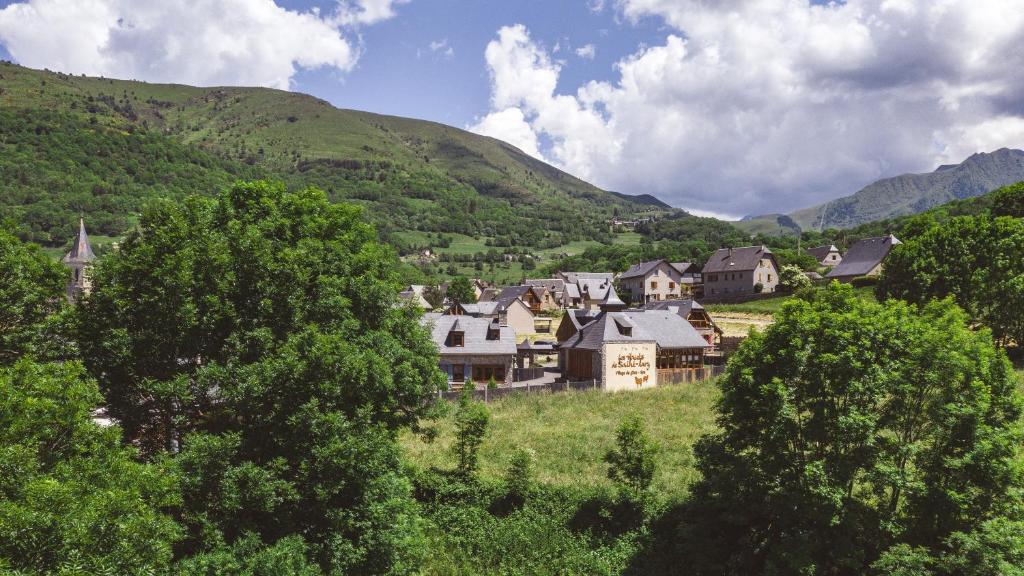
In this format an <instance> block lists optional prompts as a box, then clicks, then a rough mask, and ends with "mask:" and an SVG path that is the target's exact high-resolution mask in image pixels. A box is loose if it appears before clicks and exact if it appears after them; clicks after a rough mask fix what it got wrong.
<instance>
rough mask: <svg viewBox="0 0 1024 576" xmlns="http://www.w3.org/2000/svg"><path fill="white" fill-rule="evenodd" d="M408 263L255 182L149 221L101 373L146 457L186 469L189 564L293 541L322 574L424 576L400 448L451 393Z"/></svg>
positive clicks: (132, 241) (99, 311)
mask: <svg viewBox="0 0 1024 576" xmlns="http://www.w3.org/2000/svg"><path fill="white" fill-rule="evenodd" d="M395 260H396V259H395V256H394V254H393V252H391V251H390V250H389V249H388V248H386V247H385V246H383V245H382V244H380V243H379V242H377V241H376V236H375V232H374V230H373V229H372V227H370V226H369V225H368V224H366V223H365V222H364V221H363V218H362V215H361V212H360V210H359V209H358V208H357V207H354V206H348V205H342V204H330V203H328V201H327V199H326V196H325V195H324V194H323V193H322V192H320V191H318V190H314V189H308V190H303V191H300V192H295V193H291V192H286V191H285V189H284V187H283V185H279V184H269V183H265V182H255V183H245V184H236V185H235V186H233V187H232V188H230V189H228V190H226V191H225V192H224V193H222V194H221V195H220V196H219V197H218V198H217V199H216V200H207V199H201V198H196V197H193V198H190V199H188V200H187V201H185V202H183V203H160V204H157V205H155V206H153V207H151V208H150V209H148V210H147V211H146V212H145V213H144V214H143V216H142V218H141V220H140V223H139V228H138V230H137V231H136V232H133V233H132V234H130V235H129V236H128V237H127V238H126V239H125V241H124V242H123V243H122V246H121V249H120V250H119V251H118V252H117V253H116V254H111V255H110V256H109V257H108V258H105V259H104V261H103V262H101V263H100V265H99V266H98V267H97V269H96V274H95V276H94V290H93V294H92V296H91V297H90V298H88V299H87V300H86V301H85V302H84V304H83V305H82V306H80V307H79V310H78V311H77V315H78V326H79V331H80V338H79V339H80V342H81V345H82V349H83V351H84V357H85V358H86V359H87V362H88V365H89V368H90V371H91V372H92V373H93V374H94V375H96V377H97V378H98V379H99V380H100V382H101V385H102V389H103V391H104V393H105V395H106V398H107V401H108V403H109V406H110V409H111V412H112V413H113V415H114V416H116V417H117V418H119V419H121V420H122V421H124V422H125V424H126V429H127V430H128V431H129V433H130V435H131V436H130V437H131V438H133V439H138V441H139V442H140V443H142V445H144V446H145V447H146V448H147V450H149V451H150V452H151V453H159V451H161V450H167V451H170V452H174V451H175V450H177V449H180V454H179V455H178V456H177V458H175V461H176V463H177V465H178V470H179V473H180V475H181V478H182V490H183V492H184V493H185V494H186V495H187V496H186V498H185V504H184V506H183V509H182V519H183V522H184V524H185V525H186V527H187V529H188V537H187V538H186V539H185V541H184V542H183V543H182V545H181V550H182V552H183V553H184V554H186V555H196V554H198V555H206V556H209V555H214V556H216V555H218V554H221V555H222V554H224V553H230V551H231V550H240V549H242V548H240V547H239V546H240V544H239V543H240V542H241V541H242V540H243V539H249V538H252V537H253V536H251V535H255V537H256V538H257V539H258V541H259V542H261V543H262V544H263V545H265V546H268V547H270V546H272V545H274V543H275V542H277V541H278V540H280V539H281V538H284V537H289V536H295V537H298V538H301V539H302V540H303V544H304V549H305V550H306V551H307V554H308V557H309V559H310V561H312V562H314V563H315V564H317V565H318V566H319V567H320V568H322V569H323V570H324V571H328V572H330V571H336V572H341V573H356V574H362V573H406V572H410V571H413V570H415V569H416V562H417V558H418V557H419V554H420V548H421V546H422V542H423V541H422V538H421V535H420V533H419V528H418V521H417V516H416V508H415V505H414V502H413V501H412V500H411V494H410V485H409V481H408V479H407V478H406V477H405V475H404V472H403V470H402V467H401V463H400V460H399V457H398V448H397V444H396V440H395V434H396V431H397V430H398V429H399V428H401V427H405V426H413V427H415V426H416V423H417V421H418V419H419V418H420V416H421V415H423V414H424V413H425V412H426V410H427V409H428V404H427V402H425V400H426V399H427V398H428V397H429V395H430V393H431V392H433V391H434V390H436V389H437V387H439V386H441V385H443V382H444V375H443V374H442V373H441V372H440V370H439V369H438V364H437V362H438V360H437V356H436V355H437V352H436V347H435V346H434V345H433V342H432V341H431V339H430V336H429V334H428V333H427V331H426V329H425V328H423V327H422V326H421V325H420V324H419V322H418V319H417V317H416V314H415V313H413V312H412V311H410V310H408V309H407V308H404V307H399V306H395V305H394V304H395V302H396V296H397V291H398V289H399V287H400V285H399V283H398V282H397V279H396V277H395V272H394V270H395ZM246 541H247V542H249V540H246ZM243 548H245V549H246V550H250V549H251V546H250V545H249V544H246V546H244V547H243Z"/></svg>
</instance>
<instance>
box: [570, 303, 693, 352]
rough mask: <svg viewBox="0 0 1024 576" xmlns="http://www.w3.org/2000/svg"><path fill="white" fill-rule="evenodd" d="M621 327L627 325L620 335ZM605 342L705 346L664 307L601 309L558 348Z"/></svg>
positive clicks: (587, 346) (593, 347) (594, 346)
mask: <svg viewBox="0 0 1024 576" xmlns="http://www.w3.org/2000/svg"><path fill="white" fill-rule="evenodd" d="M624 328H630V329H631V330H629V333H628V334H624V333H623V332H624V330H623V329H624ZM605 342H655V343H656V344H657V345H658V346H659V347H661V348H709V347H710V345H709V344H708V343H707V342H706V341H705V340H704V338H702V337H701V335H700V334H699V333H698V332H697V330H695V329H694V327H693V326H691V325H690V323H689V322H687V321H686V320H685V319H684V318H683V317H682V316H679V315H678V314H675V313H673V312H669V311H668V310H626V311H623V312H602V313H601V314H600V315H598V317H597V318H596V319H595V320H594V321H593V322H591V323H589V324H587V325H586V326H584V327H583V328H581V329H580V331H579V332H578V333H577V334H575V335H574V336H573V337H572V338H569V339H568V340H567V341H566V342H565V343H564V344H563V345H562V348H583V349H587V350H599V349H600V348H601V346H602V345H603V344H604V343H605Z"/></svg>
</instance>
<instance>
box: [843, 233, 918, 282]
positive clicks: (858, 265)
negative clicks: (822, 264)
mask: <svg viewBox="0 0 1024 576" xmlns="http://www.w3.org/2000/svg"><path fill="white" fill-rule="evenodd" d="M897 244H902V242H900V241H899V240H898V239H897V238H896V237H895V236H893V235H892V234H889V235H888V236H880V237H877V238H865V239H863V240H861V241H859V242H856V243H855V244H854V245H853V246H850V249H849V250H847V251H846V254H844V255H843V261H842V262H840V263H839V265H838V266H836V267H835V268H833V269H832V270H830V271H829V273H828V274H826V275H825V278H828V279H829V280H838V281H840V282H850V281H851V280H853V279H854V278H858V277H860V276H878V275H879V274H881V273H882V263H883V262H884V261H885V257H886V256H888V255H889V251H890V250H892V247H893V246H896V245H897Z"/></svg>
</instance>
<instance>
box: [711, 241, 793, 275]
mask: <svg viewBox="0 0 1024 576" xmlns="http://www.w3.org/2000/svg"><path fill="white" fill-rule="evenodd" d="M730 250H731V255H730ZM766 257H770V258H771V260H772V261H774V260H775V256H774V255H772V251H771V250H769V249H768V248H767V247H765V246H743V247H741V248H719V249H718V250H716V251H715V253H714V254H712V255H711V258H708V262H707V264H705V265H704V269H703V270H701V272H702V273H703V274H708V273H712V274H713V273H715V272H744V271H747V270H754V269H755V268H757V265H758V263H760V262H761V259H762V258H766Z"/></svg>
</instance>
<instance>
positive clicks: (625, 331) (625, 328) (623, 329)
mask: <svg viewBox="0 0 1024 576" xmlns="http://www.w3.org/2000/svg"><path fill="white" fill-rule="evenodd" d="M615 326H616V327H617V328H618V329H619V334H621V335H622V336H632V335H633V327H632V326H630V325H628V324H623V323H622V322H619V321H618V320H616V321H615Z"/></svg>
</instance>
